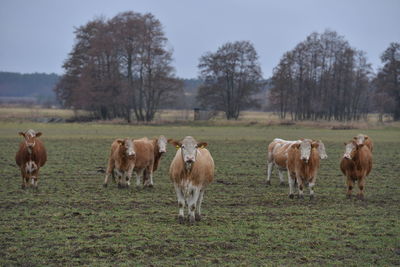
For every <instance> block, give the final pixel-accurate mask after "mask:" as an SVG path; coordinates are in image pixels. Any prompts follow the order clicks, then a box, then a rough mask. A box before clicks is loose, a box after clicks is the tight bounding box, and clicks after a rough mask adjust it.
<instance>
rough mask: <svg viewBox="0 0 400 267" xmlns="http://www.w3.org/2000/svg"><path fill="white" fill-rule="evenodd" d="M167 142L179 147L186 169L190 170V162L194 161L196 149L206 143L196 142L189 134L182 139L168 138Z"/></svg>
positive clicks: (204, 145)
mask: <svg viewBox="0 0 400 267" xmlns="http://www.w3.org/2000/svg"><path fill="white" fill-rule="evenodd" d="M168 142H169V143H171V144H173V145H174V146H176V148H177V149H180V151H181V154H182V159H183V161H184V162H185V168H186V170H190V169H191V168H192V164H193V163H194V162H196V156H197V150H198V149H201V148H204V147H206V146H207V145H208V144H207V143H206V142H197V141H196V140H195V139H194V138H193V137H191V136H186V137H185V138H184V139H183V140H182V141H176V140H172V139H170V140H168Z"/></svg>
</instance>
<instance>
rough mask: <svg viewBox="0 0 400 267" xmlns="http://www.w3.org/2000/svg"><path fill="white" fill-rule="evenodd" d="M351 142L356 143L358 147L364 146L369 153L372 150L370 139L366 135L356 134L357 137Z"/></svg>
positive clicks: (372, 144) (372, 145)
mask: <svg viewBox="0 0 400 267" xmlns="http://www.w3.org/2000/svg"><path fill="white" fill-rule="evenodd" d="M353 140H354V141H356V143H357V144H358V145H361V144H363V145H366V146H367V147H368V148H369V150H370V151H371V152H372V150H373V149H374V143H373V142H372V139H371V138H370V137H369V136H368V135H365V134H358V135H357V136H354V137H353Z"/></svg>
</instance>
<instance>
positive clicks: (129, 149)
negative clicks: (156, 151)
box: [117, 138, 136, 158]
mask: <svg viewBox="0 0 400 267" xmlns="http://www.w3.org/2000/svg"><path fill="white" fill-rule="evenodd" d="M117 143H118V144H119V145H120V147H121V149H122V151H121V152H122V154H124V155H125V156H126V157H128V158H133V157H134V156H135V155H136V153H135V149H134V147H133V141H132V139H129V138H125V139H118V140H117Z"/></svg>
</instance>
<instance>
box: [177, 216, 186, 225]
mask: <svg viewBox="0 0 400 267" xmlns="http://www.w3.org/2000/svg"><path fill="white" fill-rule="evenodd" d="M178 222H179V224H184V223H185V218H183V216H179V217H178Z"/></svg>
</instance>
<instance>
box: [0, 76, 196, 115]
mask: <svg viewBox="0 0 400 267" xmlns="http://www.w3.org/2000/svg"><path fill="white" fill-rule="evenodd" d="M60 78H61V76H59V75H57V74H55V73H52V74H46V73H29V74H23V73H18V72H3V71H0V98H6V99H7V98H13V99H14V102H15V99H18V98H34V99H36V103H38V104H48V103H51V104H53V105H58V102H57V100H56V95H55V92H54V88H55V86H56V84H57V83H58V81H59V80H60ZM182 82H183V90H184V96H185V104H184V105H179V106H178V105H177V104H178V103H176V104H175V105H174V104H173V103H168V104H166V105H164V106H163V108H188V109H191V108H194V107H195V106H196V104H195V99H196V95H197V90H198V88H199V87H200V86H201V84H202V82H201V80H199V79H182ZM3 102H4V101H3Z"/></svg>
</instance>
